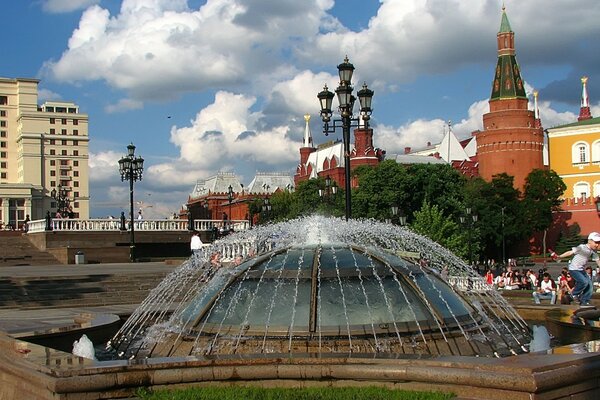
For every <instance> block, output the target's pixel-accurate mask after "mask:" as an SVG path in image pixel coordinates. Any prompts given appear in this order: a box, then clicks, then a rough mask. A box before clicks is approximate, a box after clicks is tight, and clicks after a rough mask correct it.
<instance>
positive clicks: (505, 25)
mask: <svg viewBox="0 0 600 400" xmlns="http://www.w3.org/2000/svg"><path fill="white" fill-rule="evenodd" d="M504 32H512V29H510V23H509V22H508V17H507V16H506V8H505V7H504V6H502V21H501V22H500V31H499V32H498V33H504Z"/></svg>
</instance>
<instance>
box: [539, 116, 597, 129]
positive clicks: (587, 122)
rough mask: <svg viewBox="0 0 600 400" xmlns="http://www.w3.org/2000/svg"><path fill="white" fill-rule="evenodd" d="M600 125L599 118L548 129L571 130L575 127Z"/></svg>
mask: <svg viewBox="0 0 600 400" xmlns="http://www.w3.org/2000/svg"><path fill="white" fill-rule="evenodd" d="M595 124H600V117H596V118H590V119H584V120H583V121H577V122H573V123H571V124H566V125H559V126H553V127H552V128H550V129H559V128H571V127H575V126H586V125H595Z"/></svg>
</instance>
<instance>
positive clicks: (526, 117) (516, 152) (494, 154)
mask: <svg viewBox="0 0 600 400" xmlns="http://www.w3.org/2000/svg"><path fill="white" fill-rule="evenodd" d="M497 38H498V64H497V65H496V71H495V75H494V82H493V86H492V95H491V97H490V100H489V106H490V112H489V113H487V114H484V115H483V131H482V132H479V133H478V134H477V138H476V139H477V156H478V161H479V174H480V176H481V177H482V178H483V179H485V180H487V181H490V180H491V179H492V177H493V176H494V175H496V174H500V173H503V172H504V173H506V174H508V175H511V176H513V177H514V182H513V184H514V187H515V188H517V189H520V190H521V191H522V190H523V187H524V185H525V178H526V177H527V175H528V174H529V173H530V172H531V171H532V170H533V169H541V168H543V167H544V164H543V146H544V134H543V128H542V126H541V123H540V121H539V116H537V115H536V113H537V110H536V112H534V111H529V109H528V99H527V95H526V94H525V88H524V85H523V80H522V79H521V73H520V70H519V65H518V64H517V60H516V56H515V34H514V32H513V31H512V30H511V28H510V24H509V22H508V17H507V16H506V10H505V8H504V7H503V8H502V20H501V23H500V31H499V32H498V35H497ZM536 100H537V96H536Z"/></svg>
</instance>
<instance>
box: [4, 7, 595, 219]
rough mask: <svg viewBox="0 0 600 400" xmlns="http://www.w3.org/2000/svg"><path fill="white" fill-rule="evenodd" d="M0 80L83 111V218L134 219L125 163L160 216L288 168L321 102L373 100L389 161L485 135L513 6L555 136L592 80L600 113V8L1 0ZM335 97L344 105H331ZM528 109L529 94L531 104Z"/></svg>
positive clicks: (522, 59)
mask: <svg viewBox="0 0 600 400" xmlns="http://www.w3.org/2000/svg"><path fill="white" fill-rule="evenodd" d="M1 2H2V4H3V7H2V10H3V16H4V18H3V27H2V28H3V32H4V38H5V39H6V38H10V40H4V41H3V46H2V53H3V56H2V58H1V60H2V61H1V62H0V76H2V77H5V78H17V77H27V78H37V79H40V80H41V82H40V85H39V89H40V97H39V101H40V103H42V102H44V101H46V100H64V101H73V102H75V103H77V104H78V105H79V106H80V111H81V112H84V113H87V114H88V115H89V136H90V159H89V166H90V207H91V210H90V216H91V217H105V216H107V215H118V214H119V213H120V211H121V210H127V209H128V201H129V200H128V184H127V182H121V180H120V177H119V174H118V160H119V158H121V157H122V156H123V155H124V154H125V152H126V146H127V145H128V144H129V143H134V144H135V145H136V154H139V155H141V156H142V157H143V158H144V159H145V163H144V166H145V171H144V176H143V180H142V181H141V182H137V183H136V185H135V195H136V202H138V206H141V207H142V208H143V209H144V213H145V215H146V217H147V218H163V217H167V216H169V215H172V214H173V212H176V211H178V210H179V209H180V208H181V207H182V205H183V204H185V202H186V201H187V198H188V195H189V193H190V192H191V191H192V189H193V187H194V184H195V183H196V181H197V180H201V179H205V178H208V177H210V176H212V175H214V174H216V173H217V172H219V171H224V172H234V173H235V174H236V175H237V176H238V178H239V179H240V181H241V182H242V183H243V184H244V185H248V184H249V183H250V181H251V180H252V179H253V177H254V176H255V174H256V172H287V173H289V174H290V175H293V174H294V172H295V168H296V166H297V164H298V162H299V148H300V147H301V145H302V136H303V132H304V118H303V115H304V114H310V115H311V117H312V118H311V120H310V126H311V130H312V134H313V139H314V142H315V143H316V144H319V143H322V142H325V141H328V140H331V139H340V138H341V132H338V133H336V134H334V135H330V136H329V137H325V136H324V135H323V133H322V122H321V120H320V118H319V103H318V100H317V98H316V95H317V93H318V92H319V91H321V90H322V88H323V85H324V84H327V85H328V86H329V88H330V89H331V90H333V89H334V88H335V87H337V85H338V82H339V78H338V76H337V68H336V67H337V65H338V64H339V63H341V62H342V61H343V59H344V57H345V56H346V55H347V56H348V58H349V60H350V62H351V63H353V64H354V66H355V67H356V70H355V73H354V78H353V82H354V86H355V87H356V88H357V89H359V88H360V87H361V86H362V83H363V82H366V83H367V84H368V85H369V88H371V89H373V90H374V91H375V95H374V97H373V115H372V118H371V127H372V128H373V129H374V138H373V141H374V145H375V146H376V147H378V148H382V149H384V150H386V151H387V153H388V154H394V153H402V152H403V149H404V148H405V147H411V148H413V149H418V148H420V147H424V146H425V145H426V144H427V142H432V143H436V142H439V141H440V140H441V138H442V136H443V134H444V124H445V123H446V121H452V126H453V131H454V133H455V134H456V135H457V137H458V138H459V139H463V138H466V137H469V136H470V135H471V132H472V131H474V130H476V129H482V115H483V114H484V113H485V112H487V111H488V99H489V95H490V93H491V83H492V78H493V73H494V68H495V65H496V61H497V45H496V34H497V32H498V29H499V27H500V19H501V15H502V6H503V4H504V6H505V7H506V12H507V15H508V18H509V21H510V24H511V28H512V30H513V31H514V32H515V47H516V52H517V61H518V62H519V65H520V67H521V73H522V77H523V79H524V80H525V83H526V88H527V89H528V92H529V93H532V92H533V90H534V89H535V90H538V91H539V108H540V115H541V119H542V124H543V125H544V127H545V128H549V127H553V126H557V125H561V124H565V123H571V122H574V121H576V118H577V115H578V113H579V107H580V101H581V81H580V78H581V77H582V76H584V75H585V76H588V77H589V81H588V93H589V97H590V102H591V105H592V115H593V116H600V41H599V40H598V38H599V37H600V24H598V21H599V20H600V1H598V0H578V1H577V2H573V1H572V0H552V1H547V0H504V1H502V0H380V1H376V0H343V1H342V0H337V1H334V0H302V1H298V0H19V1H14V0H1ZM336 101H337V100H334V107H335V104H336ZM532 103H533V101H531V102H530V104H532Z"/></svg>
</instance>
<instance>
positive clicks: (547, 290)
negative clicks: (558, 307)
mask: <svg viewBox="0 0 600 400" xmlns="http://www.w3.org/2000/svg"><path fill="white" fill-rule="evenodd" d="M541 299H550V304H556V284H555V283H554V281H553V280H552V279H550V274H549V273H547V272H545V273H544V275H543V278H542V281H541V282H540V287H539V288H538V289H537V290H535V291H534V292H533V300H534V301H535V304H540V300H541Z"/></svg>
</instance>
